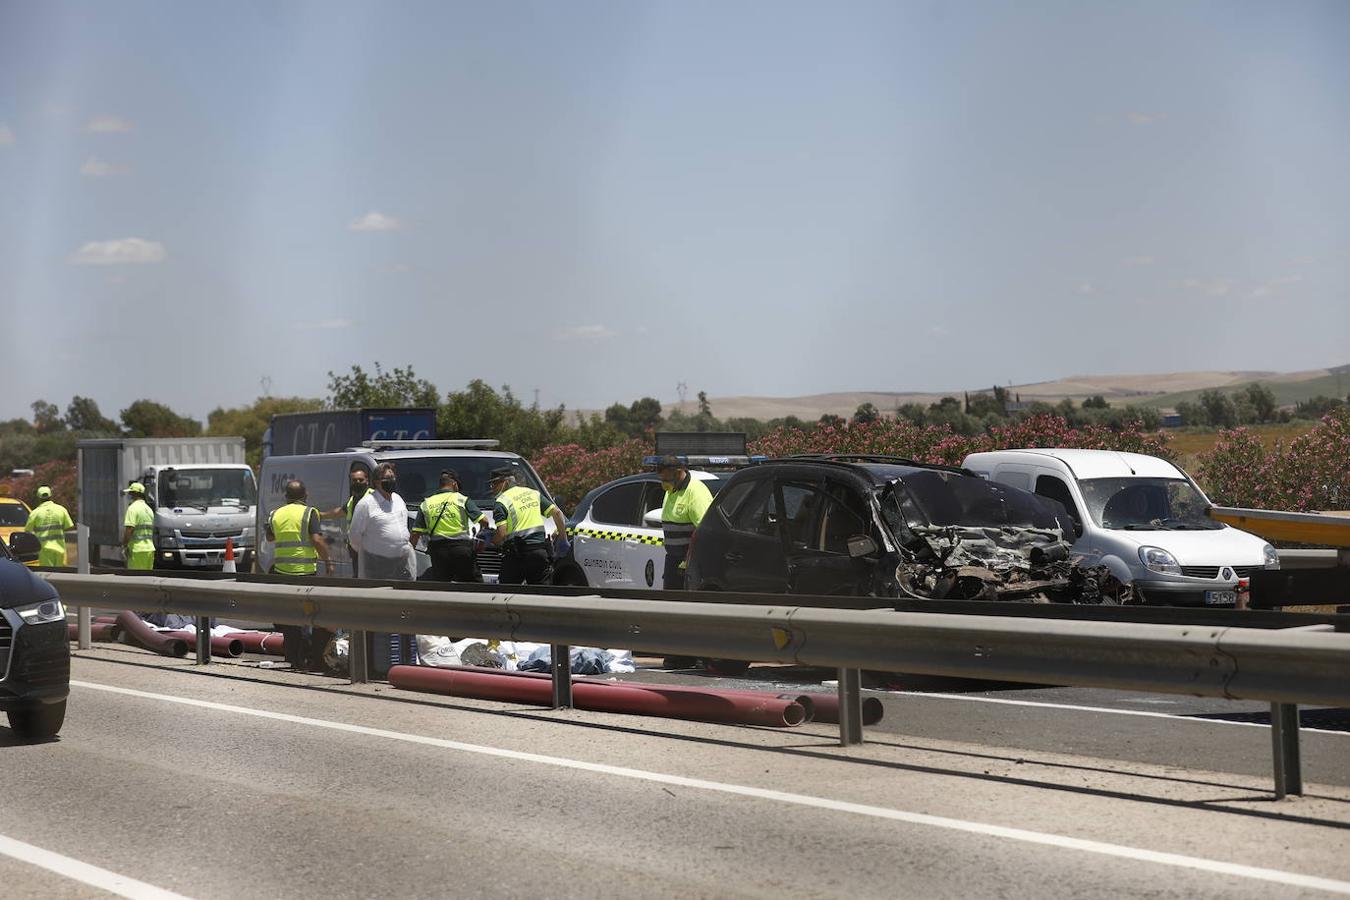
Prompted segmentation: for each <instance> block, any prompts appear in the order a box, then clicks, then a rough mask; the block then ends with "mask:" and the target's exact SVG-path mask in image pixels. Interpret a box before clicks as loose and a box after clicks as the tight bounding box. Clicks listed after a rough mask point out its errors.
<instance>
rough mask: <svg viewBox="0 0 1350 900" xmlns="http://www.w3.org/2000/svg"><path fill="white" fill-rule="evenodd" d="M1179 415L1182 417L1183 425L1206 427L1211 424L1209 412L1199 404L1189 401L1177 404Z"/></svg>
mask: <svg viewBox="0 0 1350 900" xmlns="http://www.w3.org/2000/svg"><path fill="white" fill-rule="evenodd" d="M1177 415H1179V416H1181V424H1183V425H1198V426H1204V425H1208V424H1210V422H1209V411H1208V410H1206V409H1205V408H1204V407H1203V406H1201V405H1200V404H1199V403H1191V402H1190V401H1189V400H1182V401H1181V402H1180V403H1178V404H1177Z"/></svg>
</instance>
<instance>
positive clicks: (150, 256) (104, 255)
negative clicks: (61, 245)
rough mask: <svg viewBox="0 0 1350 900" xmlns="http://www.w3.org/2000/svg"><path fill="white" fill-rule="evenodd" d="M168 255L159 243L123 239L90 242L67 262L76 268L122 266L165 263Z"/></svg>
mask: <svg viewBox="0 0 1350 900" xmlns="http://www.w3.org/2000/svg"><path fill="white" fill-rule="evenodd" d="M167 257H168V254H167V253H166V252H165V251H164V245H163V244H161V243H160V242H159V241H147V240H145V239H143V238H134V237H133V238H122V239H121V240H117V241H90V242H89V243H87V244H85V245H84V246H83V247H81V248H80V249H78V250H76V251H75V252H74V253H72V254H71V255H70V256H69V257H68V258H67V259H66V262H68V263H70V264H71V265H75V266H120V265H134V264H140V263H157V262H164V260H165V259H166V258H167Z"/></svg>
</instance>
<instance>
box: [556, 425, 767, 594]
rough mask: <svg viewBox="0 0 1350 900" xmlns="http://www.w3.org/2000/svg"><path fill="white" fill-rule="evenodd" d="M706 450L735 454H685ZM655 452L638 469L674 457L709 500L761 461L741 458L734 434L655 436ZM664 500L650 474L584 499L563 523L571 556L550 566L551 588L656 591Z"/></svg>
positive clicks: (662, 554) (741, 438) (741, 442)
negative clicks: (743, 470) (704, 487)
mask: <svg viewBox="0 0 1350 900" xmlns="http://www.w3.org/2000/svg"><path fill="white" fill-rule="evenodd" d="M709 449H712V450H734V451H739V452H734V453H708V452H686V451H700V450H704V451H706V450H709ZM656 450H657V452H656V454H655V455H654V456H649V457H647V458H646V459H644V460H643V464H644V465H647V466H652V465H655V462H656V460H657V459H659V458H660V457H662V456H666V455H673V456H678V457H679V458H680V460H681V461H682V462H684V463H685V465H687V466H689V477H690V478H696V479H698V480H699V481H701V482H703V483H704V484H705V485H707V487H708V490H709V492H711V493H712V494H713V496H716V495H717V492H718V491H720V490H721V489H722V485H723V484H725V483H726V480H727V479H728V478H730V477H731V474H732V471H733V470H734V469H736V468H741V467H744V466H747V465H750V464H752V463H755V462H758V461H760V459H762V458H761V457H750V456H747V455H746V454H745V435H743V434H739V433H714V434H708V433H702V434H681V433H658V434H657V435H656ZM708 469H718V470H722V469H725V470H726V471H707V470H708ZM665 499H666V492H665V490H663V489H662V487H661V479H660V478H658V477H657V474H656V472H655V471H648V472H642V473H639V474H637V475H628V476H626V477H624V478H618V479H615V480H614V481H611V482H609V483H608V484H602V485H601V486H600V487H598V488H595V489H594V490H593V491H591V492H590V493H589V494H587V495H586V496H585V497H584V498H582V500H581V502H580V503H578V504H577V506H576V509H575V510H573V512H572V516H571V518H570V519H568V521H567V533H568V537H569V538H570V539H571V542H572V552H571V553H570V554H569V555H568V556H567V557H566V558H564V559H561V560H559V561H558V562H557V564H556V565H555V567H554V576H553V580H554V583H555V584H567V585H578V586H583V587H612V588H637V589H639V590H642V589H647V588H655V589H657V590H660V589H661V588H662V587H663V585H662V583H661V582H662V578H661V570H662V566H663V564H664V562H665V558H666V548H665V546H664V545H663V543H662V540H661V507H662V505H663V504H664V503H665Z"/></svg>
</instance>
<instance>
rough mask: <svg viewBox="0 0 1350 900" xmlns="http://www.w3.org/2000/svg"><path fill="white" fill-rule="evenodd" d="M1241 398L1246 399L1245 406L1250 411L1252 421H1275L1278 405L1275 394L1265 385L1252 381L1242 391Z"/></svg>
mask: <svg viewBox="0 0 1350 900" xmlns="http://www.w3.org/2000/svg"><path fill="white" fill-rule="evenodd" d="M1242 396H1243V397H1245V398H1246V400H1247V405H1248V406H1249V407H1250V408H1251V410H1252V415H1253V417H1254V421H1257V422H1273V421H1274V420H1275V410H1276V408H1277V407H1278V404H1277V403H1276V401H1275V392H1274V391H1272V390H1271V389H1270V388H1269V387H1268V386H1267V385H1264V384H1261V383H1260V382H1256V381H1253V382H1252V383H1251V384H1249V385H1247V386H1246V387H1245V388H1243V389H1242Z"/></svg>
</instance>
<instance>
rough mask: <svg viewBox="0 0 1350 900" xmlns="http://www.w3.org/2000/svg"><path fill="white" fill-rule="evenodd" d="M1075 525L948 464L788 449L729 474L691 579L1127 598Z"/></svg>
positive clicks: (990, 595) (761, 587)
mask: <svg viewBox="0 0 1350 900" xmlns="http://www.w3.org/2000/svg"><path fill="white" fill-rule="evenodd" d="M1073 534H1074V532H1073V522H1072V520H1071V519H1070V518H1069V516H1068V514H1067V513H1066V512H1065V510H1064V508H1063V506H1061V505H1060V504H1059V503H1058V502H1056V501H1054V500H1050V499H1048V498H1045V497H1041V496H1038V495H1036V494H1033V493H1030V492H1028V491H1023V490H1019V489H1017V488H1013V487H1009V486H1007V485H1003V484H997V483H994V482H990V481H987V480H985V479H983V478H981V477H979V476H978V475H975V474H974V473H972V472H970V471H968V470H966V469H961V468H957V467H955V466H941V465H931V464H926V463H919V462H915V461H913V460H908V459H901V458H898V457H886V456H840V455H834V456H810V457H800V456H799V457H789V458H785V459H777V460H770V461H768V462H766V463H763V464H761V465H758V466H755V467H752V468H749V469H744V470H742V471H740V472H737V473H736V474H735V475H733V476H732V477H731V479H730V480H729V481H728V482H727V484H726V486H725V487H724V488H723V489H722V491H721V493H720V494H719V495H718V496H717V498H716V499H715V501H714V502H713V505H712V507H711V508H710V509H709V511H708V513H707V515H706V516H705V517H704V519H703V522H702V523H701V524H700V525H699V528H698V531H697V532H696V533H695V535H694V541H693V545H692V546H691V548H690V551H689V586H690V588H691V589H694V590H721V591H737V592H755V593H791V594H836V595H850V596H874V597H886V598H920V599H933V600H942V599H953V600H994V601H1009V600H1015V601H1019V602H1024V603H1025V602H1041V603H1048V602H1055V603H1084V602H1086V603H1119V602H1126V600H1127V599H1128V598H1126V597H1124V596H1123V595H1122V591H1128V589H1125V588H1122V587H1121V586H1120V585H1117V584H1111V583H1108V579H1109V576H1107V575H1106V573H1103V572H1097V571H1093V570H1085V569H1082V568H1080V567H1078V566H1077V565H1076V564H1075V560H1074V558H1073V557H1072V554H1071V552H1070V546H1071V541H1072V537H1073ZM1066 535H1068V536H1069V540H1066V539H1065V536H1066Z"/></svg>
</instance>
